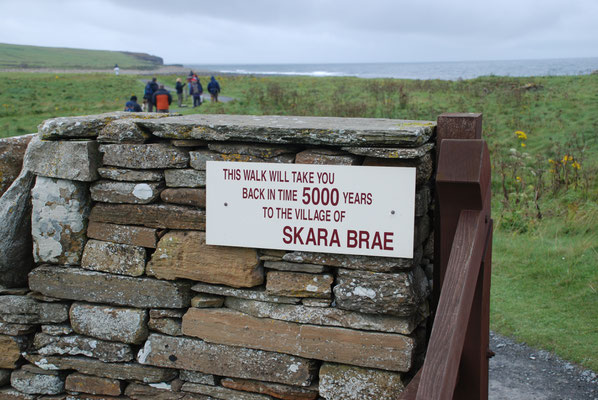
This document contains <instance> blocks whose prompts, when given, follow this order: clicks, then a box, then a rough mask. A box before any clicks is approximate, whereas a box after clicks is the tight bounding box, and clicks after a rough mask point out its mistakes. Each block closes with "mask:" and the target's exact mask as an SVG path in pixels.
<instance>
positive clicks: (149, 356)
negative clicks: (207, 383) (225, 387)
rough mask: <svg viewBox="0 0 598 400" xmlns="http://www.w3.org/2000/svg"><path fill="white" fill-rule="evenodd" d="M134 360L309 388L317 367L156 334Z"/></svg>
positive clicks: (283, 356) (263, 353) (265, 353)
mask: <svg viewBox="0 0 598 400" xmlns="http://www.w3.org/2000/svg"><path fill="white" fill-rule="evenodd" d="M194 310H198V309H194ZM221 330H222V329H221ZM137 361H138V362H139V363H141V364H148V365H156V366H161V367H168V368H177V369H184V370H192V371H199V372H203V373H205V374H213V375H218V376H230V377H234V378H246V379H259V380H265V381H269V382H278V383H285V384H289V385H296V386H309V385H310V384H311V380H312V378H313V371H314V367H315V366H316V364H315V362H314V361H311V360H307V359H304V358H301V357H295V356H291V355H288V354H281V353H273V352H269V351H262V350H254V349H247V348H243V347H231V346H226V345H220V344H213V343H207V342H205V341H203V340H200V339H192V338H187V337H171V336H164V335H158V334H151V335H150V336H149V338H148V340H147V341H146V343H145V346H144V347H143V348H142V349H141V350H140V351H139V354H138V355H137Z"/></svg>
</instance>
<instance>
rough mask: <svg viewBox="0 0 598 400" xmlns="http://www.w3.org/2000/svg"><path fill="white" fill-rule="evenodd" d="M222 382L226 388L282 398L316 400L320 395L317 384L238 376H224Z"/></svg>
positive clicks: (287, 399) (288, 399)
mask: <svg viewBox="0 0 598 400" xmlns="http://www.w3.org/2000/svg"><path fill="white" fill-rule="evenodd" d="M220 384H221V385H222V386H224V387H226V388H230V389H235V390H243V391H246V392H255V393H260V394H265V395H268V396H272V397H274V398H276V399H282V400H315V399H316V398H317V397H318V388H317V386H313V387H309V388H302V387H297V386H288V385H282V384H280V383H269V382H260V381H252V380H249V379H238V378H224V379H222V380H221V381H220Z"/></svg>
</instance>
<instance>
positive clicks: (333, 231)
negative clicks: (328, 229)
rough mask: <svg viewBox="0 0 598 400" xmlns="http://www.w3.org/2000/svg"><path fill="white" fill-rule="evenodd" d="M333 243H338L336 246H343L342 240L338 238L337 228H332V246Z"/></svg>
mask: <svg viewBox="0 0 598 400" xmlns="http://www.w3.org/2000/svg"><path fill="white" fill-rule="evenodd" d="M333 244H336V247H341V242H340V240H338V232H337V230H336V229H333V230H332V236H331V237H330V247H332V245H333Z"/></svg>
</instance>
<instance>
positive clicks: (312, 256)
mask: <svg viewBox="0 0 598 400" xmlns="http://www.w3.org/2000/svg"><path fill="white" fill-rule="evenodd" d="M282 259H283V260H284V261H289V262H295V263H307V264H320V265H327V266H330V267H341V268H347V269H355V270H365V271H374V272H394V271H399V270H405V269H411V268H413V266H414V265H418V264H419V261H420V260H421V249H415V251H414V256H413V258H412V259H411V258H390V257H374V256H354V255H351V256H349V255H344V254H329V253H312V252H307V251H295V252H292V253H286V254H285V255H284V256H283V257H282Z"/></svg>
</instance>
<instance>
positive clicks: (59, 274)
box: [29, 266, 191, 308]
mask: <svg viewBox="0 0 598 400" xmlns="http://www.w3.org/2000/svg"><path fill="white" fill-rule="evenodd" d="M29 285H30V287H31V288H32V289H33V290H36V291H38V292H40V293H42V294H45V295H48V296H53V297H58V298H62V299H71V300H80V301H89V302H97V303H108V304H115V305H122V306H131V307H138V308H149V307H155V308H183V307H188V306H189V303H190V300H191V296H190V291H189V285H188V284H186V283H180V282H167V281H162V280H157V279H151V278H133V277H129V276H121V275H112V274H105V273H101V272H95V271H86V270H83V269H77V268H61V267H55V266H41V267H38V268H36V269H34V270H33V271H32V272H31V273H30V274H29Z"/></svg>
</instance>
